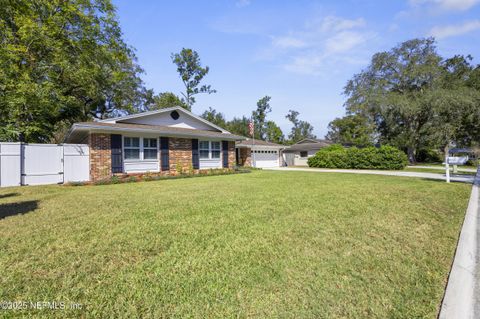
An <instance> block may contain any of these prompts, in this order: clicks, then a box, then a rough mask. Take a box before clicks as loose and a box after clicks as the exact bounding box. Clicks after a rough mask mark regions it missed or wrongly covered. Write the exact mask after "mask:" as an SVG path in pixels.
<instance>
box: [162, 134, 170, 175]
mask: <svg viewBox="0 0 480 319" xmlns="http://www.w3.org/2000/svg"><path fill="white" fill-rule="evenodd" d="M160 157H161V161H160V163H161V166H162V171H168V170H169V169H170V157H169V155H168V137H160Z"/></svg>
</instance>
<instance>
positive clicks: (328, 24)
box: [321, 16, 366, 32]
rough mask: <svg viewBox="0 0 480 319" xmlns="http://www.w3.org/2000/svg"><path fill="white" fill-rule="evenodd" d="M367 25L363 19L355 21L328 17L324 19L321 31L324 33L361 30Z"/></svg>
mask: <svg viewBox="0 0 480 319" xmlns="http://www.w3.org/2000/svg"><path fill="white" fill-rule="evenodd" d="M365 25H366V22H365V20H364V19H363V18H358V19H355V20H349V19H343V18H339V17H336V16H327V17H325V18H324V19H322V22H321V30H322V31H324V32H330V31H343V30H349V29H353V28H361V27H364V26H365Z"/></svg>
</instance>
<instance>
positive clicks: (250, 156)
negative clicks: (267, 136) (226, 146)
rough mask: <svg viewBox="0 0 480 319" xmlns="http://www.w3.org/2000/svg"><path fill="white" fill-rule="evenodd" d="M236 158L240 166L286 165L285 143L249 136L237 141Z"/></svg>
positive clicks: (266, 166)
mask: <svg viewBox="0 0 480 319" xmlns="http://www.w3.org/2000/svg"><path fill="white" fill-rule="evenodd" d="M235 147H236V160H237V163H238V165H240V166H253V167H258V168H268V167H279V166H284V162H283V157H282V150H283V149H284V148H285V146H284V145H280V144H275V143H270V142H266V141H261V140H252V139H249V138H247V139H246V140H244V141H241V142H237V143H236V145H235Z"/></svg>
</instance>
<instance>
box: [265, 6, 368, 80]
mask: <svg viewBox="0 0 480 319" xmlns="http://www.w3.org/2000/svg"><path fill="white" fill-rule="evenodd" d="M366 25H367V23H366V21H365V20H364V19H363V18H358V19H345V18H342V17H337V16H332V15H329V16H324V17H319V18H316V19H314V20H310V21H307V22H306V23H305V26H304V27H303V28H301V29H299V30H295V31H290V32H288V33H287V34H285V35H279V36H274V37H272V40H271V45H270V49H269V50H266V51H267V52H266V53H265V52H263V57H264V58H268V59H278V60H280V63H281V65H282V67H283V68H284V69H285V70H287V71H289V72H295V73H303V74H310V75H318V74H321V73H322V71H323V70H324V69H325V68H326V67H327V66H330V67H331V65H332V64H334V63H337V64H339V66H341V65H345V64H356V63H358V62H359V61H361V62H365V60H366V59H365V58H364V57H363V51H362V49H361V48H362V47H365V45H366V43H368V41H369V40H371V39H372V38H374V37H375V36H376V34H375V33H373V32H370V31H368V30H366Z"/></svg>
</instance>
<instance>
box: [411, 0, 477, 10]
mask: <svg viewBox="0 0 480 319" xmlns="http://www.w3.org/2000/svg"><path fill="white" fill-rule="evenodd" d="M409 3H410V5H412V6H417V7H418V6H422V5H431V6H434V7H436V8H438V9H442V10H444V11H450V10H453V11H466V10H468V9H470V8H472V7H473V6H475V5H476V4H478V3H480V0H409Z"/></svg>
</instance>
